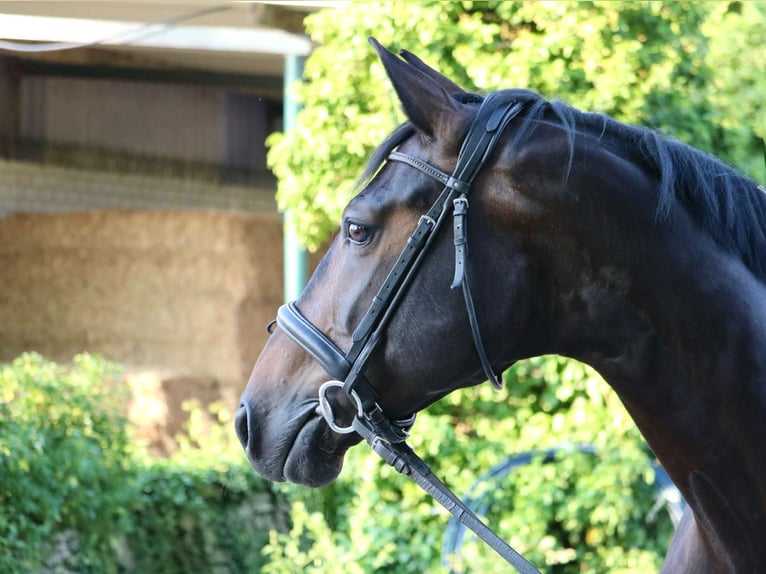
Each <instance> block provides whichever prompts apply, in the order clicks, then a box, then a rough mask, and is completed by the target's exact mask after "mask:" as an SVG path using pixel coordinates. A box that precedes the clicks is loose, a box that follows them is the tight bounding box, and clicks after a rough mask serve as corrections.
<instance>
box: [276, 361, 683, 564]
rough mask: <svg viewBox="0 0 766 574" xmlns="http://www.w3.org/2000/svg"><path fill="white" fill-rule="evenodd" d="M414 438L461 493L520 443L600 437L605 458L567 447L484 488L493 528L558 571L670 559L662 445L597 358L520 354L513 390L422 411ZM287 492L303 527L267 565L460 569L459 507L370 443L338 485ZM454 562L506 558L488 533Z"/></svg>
mask: <svg viewBox="0 0 766 574" xmlns="http://www.w3.org/2000/svg"><path fill="white" fill-rule="evenodd" d="M410 443H411V444H412V446H413V448H415V450H416V451H417V452H419V453H420V454H421V456H423V457H424V458H425V459H426V461H427V462H428V463H429V464H430V465H431V467H432V468H433V469H434V471H435V472H436V474H437V475H438V476H441V477H443V478H445V479H446V482H447V483H448V485H449V486H450V487H452V488H453V489H454V490H455V491H456V492H457V493H462V492H466V491H467V490H468V489H469V487H470V485H471V484H472V482H473V481H474V480H475V478H476V477H477V476H479V475H480V474H481V473H483V472H484V471H486V470H488V469H489V468H490V467H491V466H493V465H495V464H497V463H499V462H501V461H503V460H504V459H505V458H506V457H508V456H510V455H511V454H515V453H519V452H523V451H538V450H541V449H547V448H552V447H559V446H561V445H567V444H569V445H576V444H589V445H593V446H594V447H595V448H596V451H597V455H596V456H594V455H591V454H585V453H577V452H574V451H573V450H572V451H567V450H566V449H565V450H564V451H562V453H561V454H560V455H559V456H558V458H557V460H556V462H554V463H551V464H543V460H542V458H539V459H536V460H534V461H533V463H532V464H530V465H528V466H524V467H522V468H519V469H517V470H515V471H514V472H512V473H511V474H509V475H508V476H507V477H506V478H504V479H503V480H502V482H500V483H497V484H488V485H484V486H489V487H490V488H489V489H488V490H487V492H486V495H487V499H486V502H487V503H488V512H487V518H488V521H489V523H490V525H491V526H493V527H494V528H496V529H497V531H498V533H499V534H500V535H501V536H504V537H505V538H506V539H507V540H509V541H510V542H511V544H512V545H514V546H515V547H516V548H517V549H518V550H519V551H521V552H523V553H524V554H525V555H526V556H527V557H528V558H529V559H531V560H532V561H533V562H535V563H536V564H537V565H538V566H540V567H543V568H544V571H547V572H551V573H553V572H555V573H562V574H563V573H575V572H583V571H586V572H593V573H599V572H626V573H627V572H631V573H636V572H656V571H657V570H658V569H659V565H660V564H661V561H662V557H663V556H664V552H665V549H666V548H667V544H668V541H669V538H670V536H671V533H672V525H671V522H670V519H669V517H668V515H667V513H665V512H657V509H656V508H655V506H656V505H657V492H656V490H655V489H654V488H653V486H652V482H653V479H654V471H653V469H652V467H651V464H650V463H651V453H650V452H649V451H648V449H647V447H646V445H645V444H644V442H643V440H642V439H641V437H640V435H639V433H638V431H637V430H636V428H635V426H634V425H633V423H632V421H631V419H630V417H629V416H628V414H627V413H626V412H625V410H624V408H623V407H622V405H621V403H620V402H619V399H618V398H617V397H616V395H615V394H614V392H613V391H612V390H611V389H610V388H609V387H608V386H607V385H606V384H605V383H604V382H603V380H601V378H600V377H599V376H598V375H596V374H595V373H594V372H593V371H592V370H590V369H589V368H587V367H585V366H584V365H581V364H579V363H575V362H572V361H568V360H566V359H562V358H557V357H543V358H538V359H534V360H530V361H525V362H522V363H519V364H518V365H516V366H515V367H513V368H512V369H511V370H510V371H509V372H508V373H506V387H505V389H504V390H503V391H501V392H499V393H496V392H494V391H493V390H491V389H490V388H489V386H488V385H487V386H485V387H481V388H473V389H466V390H463V391H459V392H457V393H453V394H452V395H450V396H448V397H446V398H444V399H442V400H441V401H440V402H438V403H436V404H435V405H433V406H432V407H430V408H429V409H428V410H427V411H426V412H424V413H421V415H419V417H418V421H417V423H416V425H415V428H414V432H413V436H412V437H411V440H410ZM284 489H285V490H286V491H287V493H288V496H289V497H290V498H291V499H292V500H293V501H294V502H293V506H292V518H293V527H292V530H291V531H290V532H289V533H282V534H279V533H272V537H271V539H270V543H269V545H268V546H267V547H266V549H265V555H266V556H267V557H268V558H269V559H270V562H269V563H268V564H267V565H266V566H265V567H264V572H267V573H270V574H282V573H286V572H289V571H290V570H289V568H290V566H289V565H293V566H296V565H299V569H300V571H303V572H311V573H312V574H325V573H327V574H329V573H330V572H341V573H344V574H345V573H348V574H356V573H357V572H362V571H365V572H369V571H375V572H381V573H386V572H391V573H394V572H395V573H412V574H415V573H422V572H442V571H446V569H445V568H444V567H443V566H441V565H440V559H439V552H440V548H441V545H442V537H443V534H444V528H445V525H446V523H447V518H448V515H447V514H446V513H445V512H444V511H440V512H437V511H436V508H437V507H436V506H435V503H434V502H433V501H432V500H430V499H429V498H428V497H427V496H426V495H425V494H423V493H422V491H420V489H419V488H418V487H417V486H415V485H414V484H412V483H410V482H409V481H408V480H407V479H405V478H404V477H401V476H399V475H397V474H396V472H395V471H394V470H393V469H391V468H390V467H387V466H385V465H384V464H383V463H381V462H380V460H379V459H378V457H377V455H375V454H373V453H371V452H370V451H369V449H368V448H366V447H365V446H364V445H362V446H359V447H355V448H354V449H352V450H351V451H350V453H349V454H348V455H347V461H346V468H345V469H344V471H343V473H342V475H341V478H340V479H339V480H338V481H337V482H336V483H335V484H333V485H331V486H330V487H327V488H326V489H322V490H321V491H318V492H311V493H309V492H308V491H307V490H306V489H303V488H297V487H284ZM471 540H472V539H471ZM452 566H453V567H454V569H455V571H457V572H476V573H479V572H482V573H483V572H497V571H502V570H503V568H504V566H503V564H502V562H500V559H499V558H497V557H496V556H495V555H494V554H493V553H492V552H491V551H490V550H488V549H487V548H486V547H485V546H484V545H483V544H481V543H478V542H475V541H472V542H467V543H466V544H465V545H464V547H463V549H462V553H461V555H460V556H455V557H454V559H453V561H452Z"/></svg>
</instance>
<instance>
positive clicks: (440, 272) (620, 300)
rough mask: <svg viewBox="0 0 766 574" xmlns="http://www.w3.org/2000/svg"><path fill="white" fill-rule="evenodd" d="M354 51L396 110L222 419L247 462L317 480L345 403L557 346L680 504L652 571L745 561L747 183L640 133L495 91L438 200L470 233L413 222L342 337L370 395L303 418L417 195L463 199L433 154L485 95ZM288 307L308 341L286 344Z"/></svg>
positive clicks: (750, 546) (765, 296)
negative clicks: (683, 508)
mask: <svg viewBox="0 0 766 574" xmlns="http://www.w3.org/2000/svg"><path fill="white" fill-rule="evenodd" d="M373 45H374V46H375V48H376V50H377V52H378V54H379V56H380V58H381V60H382V62H383V64H384V67H385V69H386V72H387V74H388V76H389V78H390V80H391V83H392V84H393V86H394V88H395V90H396V93H397V95H398V97H399V99H400V101H401V104H402V106H403V108H404V111H405V113H406V116H407V118H408V121H407V123H405V124H403V125H402V126H400V127H399V128H398V129H396V130H395V131H394V132H393V133H392V134H391V136H389V138H388V139H387V140H386V141H385V142H383V143H382V144H381V145H380V147H379V148H378V149H377V150H376V151H375V152H374V154H373V156H372V157H371V159H370V164H369V167H368V169H367V171H366V173H365V178H366V180H365V181H366V183H365V186H364V188H363V189H362V191H361V192H360V193H359V194H358V195H357V196H356V197H355V198H354V199H353V200H352V201H351V202H350V203H349V204H348V205H347V207H346V209H345V211H344V213H343V218H342V224H341V231H340V233H339V235H338V237H337V238H336V239H335V241H334V243H333V244H332V246H331V248H330V250H329V251H328V253H327V255H326V256H325V258H324V259H323V261H322V263H321V264H320V266H319V267H318V269H317V270H316V272H315V273H314V276H313V277H312V278H311V281H310V282H309V285H308V286H307V287H306V289H305V291H304V292H303V294H302V295H301V297H300V298H299V299H298V300H297V301H296V302H294V304H293V306H292V307H291V309H292V311H291V314H290V313H286V314H285V316H284V321H285V322H284V323H283V316H282V314H280V318H279V321H278V326H277V328H276V329H275V330H274V333H273V335H272V337H271V339H270V340H269V341H268V343H267V345H266V347H265V348H264V350H263V352H262V354H261V356H260V358H259V359H258V362H257V363H256V365H255V367H254V369H253V372H252V375H251V377H250V381H249V382H248V385H247V388H246V389H245V391H244V394H243V395H242V400H241V404H240V408H239V411H238V414H237V417H236V430H237V433H238V435H239V437H240V439H241V441H242V443H243V445H244V447H245V450H246V453H247V456H248V458H249V459H250V461H251V462H252V464H253V466H254V467H255V469H256V470H257V471H258V472H260V473H261V474H263V475H264V476H266V477H267V478H269V479H272V480H277V481H282V480H289V481H293V482H296V483H301V484H305V485H308V486H319V485H323V484H327V483H329V482H331V481H332V480H334V479H335V478H336V477H337V475H338V474H339V472H340V469H341V465H342V461H343V457H344V453H345V452H346V450H347V449H348V448H349V447H351V446H352V445H354V444H356V443H357V442H359V440H360V436H359V434H357V433H355V432H343V433H341V432H336V430H341V431H345V430H348V429H346V428H345V427H348V426H349V421H352V420H356V419H355V416H356V415H357V411H358V410H359V403H364V402H368V401H369V400H372V401H373V402H374V403H375V405H377V406H379V410H380V411H381V412H382V413H385V416H386V417H388V419H391V420H394V419H406V418H407V417H410V416H411V415H412V414H414V413H415V412H417V411H419V410H421V409H423V408H424V407H426V406H427V405H429V404H431V403H433V402H434V401H436V400H438V399H439V398H441V397H443V396H444V395H446V394H448V393H450V392H451V391H453V390H455V389H457V388H460V387H464V386H470V385H476V384H479V383H481V382H482V381H484V380H486V379H487V378H488V374H487V371H488V369H487V365H489V368H490V369H491V371H494V372H501V371H502V370H504V369H506V368H507V367H508V366H509V365H511V364H512V363H514V362H515V361H518V360H520V359H523V358H526V357H531V356H536V355H541V354H546V353H557V354H560V355H565V356H568V357H573V358H576V359H578V360H580V361H583V362H585V363H588V364H589V365H592V366H593V367H594V368H596V369H597V370H598V371H599V372H600V373H601V374H602V375H603V377H604V378H605V379H606V380H607V382H608V383H609V384H610V385H611V386H612V387H613V388H614V389H615V391H616V392H617V393H618V394H619V396H620V398H621V399H622V401H623V402H624V404H625V406H626V407H627V409H628V411H629V412H630V414H631V416H632V417H633V419H634V420H635V422H636V424H637V425H638V427H639V429H640V430H641V432H642V433H643V435H644V436H645V438H646V439H647V441H648V442H649V444H650V446H651V447H652V449H653V450H654V452H655V454H656V455H657V456H658V458H659V459H660V461H661V462H662V464H663V465H664V467H665V468H666V469H667V471H668V473H669V474H670V476H671V478H672V479H673V481H674V482H675V483H676V485H677V486H678V488H679V489H680V490H681V492H682V493H683V495H684V497H685V498H686V500H687V501H688V503H689V507H688V510H687V512H686V514H685V516H684V518H683V520H682V522H681V524H680V525H679V528H678V530H677V532H676V535H675V537H674V539H673V541H672V543H671V546H670V549H669V551H668V555H667V558H666V561H665V565H664V567H663V572H674V573H676V572H678V573H689V574H703V573H741V574H754V573H760V572H766V191H764V188H763V187H761V186H758V185H756V184H755V183H753V182H752V181H750V180H749V179H747V178H745V177H744V176H742V175H740V174H738V173H736V172H735V171H734V170H732V169H731V168H729V167H727V166H726V165H724V164H723V163H722V162H720V161H718V160H716V159H715V158H713V157H711V156H709V155H706V154H703V153H701V152H699V151H696V150H694V149H693V148H691V147H689V146H687V145H685V144H682V143H679V142H676V141H672V140H669V139H666V138H664V137H663V136H660V135H658V134H656V133H655V132H653V131H650V130H647V129H644V128H639V127H633V126H626V125H623V124H620V123H618V122H616V121H614V120H612V119H609V118H607V117H604V116H602V115H597V114H589V113H582V112H579V111H577V110H575V109H573V108H571V107H569V106H567V105H565V104H563V103H561V102H556V101H547V100H545V99H543V98H541V97H539V96H538V95H536V94H534V93H531V92H528V91H525V90H504V91H502V92H497V93H496V94H495V96H493V97H494V98H495V100H499V101H502V102H503V103H504V104H505V106H506V107H505V108H504V109H505V110H506V111H507V110H508V109H511V104H512V106H513V107H512V111H513V113H510V112H509V114H506V115H505V116H503V120H502V121H503V124H502V127H501V128H500V129H499V130H498V136H497V138H496V141H493V146H494V147H493V148H490V151H491V153H489V152H488V153H487V154H485V155H486V157H483V158H482V162H481V163H480V164H479V169H478V171H477V172H476V175H475V178H473V179H472V182H471V185H470V211H469V212H468V215H465V214H464V215H463V216H461V217H462V219H460V221H458V213H457V211H458V208H459V207H460V208H461V209H462V207H461V206H460V205H459V202H457V201H456V202H455V203H454V210H455V214H454V217H455V222H456V223H455V232H454V235H455V238H456V239H459V241H455V242H454V243H460V241H463V243H465V242H466V241H467V240H469V239H470V255H471V256H470V257H466V253H465V252H463V253H459V254H456V253H458V252H459V249H457V250H456V248H455V246H454V245H453V235H452V233H450V229H449V228H447V227H440V228H438V229H436V230H435V231H434V233H433V235H432V236H431V237H430V238H429V240H428V247H427V250H425V251H424V252H423V253H422V257H421V258H420V260H419V263H418V266H417V269H416V272H413V273H411V274H409V275H408V277H407V281H406V282H405V283H403V284H402V285H403V287H402V288H401V289H399V288H398V287H397V289H398V294H397V297H398V298H397V299H396V301H395V303H396V304H395V306H393V307H392V309H393V311H392V312H390V313H387V314H386V321H385V328H384V329H380V330H379V331H380V332H377V331H376V333H377V335H376V338H375V341H374V342H375V344H374V345H372V346H371V347H369V348H367V349H366V351H363V352H362V353H361V354H363V355H364V362H363V363H362V367H360V368H358V369H356V370H357V371H358V372H357V373H356V376H358V377H363V378H364V381H365V386H364V387H360V388H366V389H367V390H368V393H367V394H368V395H369V397H361V398H359V397H356V398H355V399H354V400H350V399H349V398H347V396H346V395H344V394H343V393H342V392H335V391H334V390H332V389H331V390H330V391H327V389H324V390H323V391H322V393H323V402H324V403H325V404H324V407H325V408H329V409H330V410H331V412H332V415H331V419H334V421H335V422H336V425H333V427H334V428H336V430H333V429H332V428H331V426H330V424H329V423H328V420H330V422H332V420H331V419H327V418H324V417H323V416H320V414H319V413H318V408H317V407H318V405H319V398H318V395H319V389H320V386H321V385H322V383H324V382H325V381H326V380H327V379H328V375H327V373H326V372H325V370H330V371H335V370H339V371H341V375H342V376H345V374H346V373H347V372H348V365H345V363H344V361H345V360H346V359H345V358H344V354H345V351H340V350H341V349H352V350H353V349H355V348H356V347H357V343H358V339H360V337H359V333H360V331H361V332H362V335H364V334H365V333H367V334H369V330H367V331H365V329H362V327H361V326H360V322H361V323H366V322H370V321H372V322H374V321H375V320H377V319H374V320H373V319H371V318H370V316H371V315H370V309H373V310H375V309H376V305H377V303H376V300H377V299H380V297H381V292H383V291H385V289H384V288H381V286H383V287H386V285H388V283H389V282H390V281H391V278H390V274H389V271H390V270H392V269H393V268H395V267H396V266H397V265H398V263H397V262H398V261H399V259H401V258H402V257H404V253H406V252H407V249H409V248H410V246H411V244H412V245H414V244H417V243H418V241H419V239H418V238H417V237H416V234H412V235H410V234H411V233H412V231H413V229H420V227H422V226H426V227H429V226H431V224H432V223H435V218H433V217H432V216H431V215H429V214H430V213H431V212H430V211H427V210H428V209H429V206H432V207H433V205H434V202H435V201H437V198H439V197H441V195H440V194H444V193H445V192H446V191H447V189H448V187H449V186H450V185H451V186H452V187H451V188H450V189H452V192H454V193H456V194H458V195H462V196H465V193H467V189H468V186H463V183H464V182H463V183H461V181H460V180H459V178H455V177H454V173H455V172H454V171H453V170H455V168H456V165H457V164H458V155H459V151H460V150H461V143H462V142H463V141H464V140H465V139H467V134H469V135H471V133H472V131H473V126H475V125H476V124H477V122H476V118H477V117H478V116H479V115H480V114H482V113H483V112H482V110H483V109H484V108H483V103H484V102H486V101H487V100H488V99H490V96H487V97H486V98H483V97H480V96H477V95H472V94H468V93H465V92H463V90H461V89H460V88H459V87H458V86H457V85H455V84H454V83H453V82H452V81H451V80H449V79H447V78H445V77H444V76H442V75H441V74H439V73H438V72H436V71H435V70H433V69H431V68H429V67H428V66H427V65H425V64H424V63H423V62H422V61H420V60H419V59H418V58H417V57H415V56H414V55H412V54H410V53H408V52H402V57H403V59H400V58H399V57H397V56H395V55H394V54H392V53H390V52H388V51H387V50H385V49H383V48H381V47H380V46H379V45H378V44H377V43H375V42H374V41H373ZM490 111H492V110H490ZM488 117H489V119H487V120H486V121H484V120H482V122H483V123H482V125H485V124H486V126H487V130H489V126H490V125H494V124H493V122H495V123H497V122H496V121H495V120H496V118H495V115H491V114H490V115H489V116H488ZM498 117H499V116H498ZM392 151H393V152H394V153H393V154H392V153H391V152H392ZM397 154H398V155H397ZM408 158H409V159H408ZM462 161H463V160H462V159H461V162H462ZM458 167H459V166H458ZM445 174H446V175H445ZM449 174H453V179H452V181H450V180H446V181H444V177H447V178H449ZM442 176H444V177H442ZM445 186H446V187H445ZM463 187H465V189H461V188H463ZM461 205H462V204H461ZM467 205H468V202H467V201H465V206H464V207H467ZM452 209H453V204H452V203H450V204H449V205H446V206H445V207H444V210H445V211H450V216H452V215H453V214H452V213H451V211H452ZM461 213H464V212H461ZM424 214H425V215H424ZM466 225H467V231H466ZM461 226H462V227H461ZM433 227H436V226H433ZM408 237H409V239H408ZM413 237H415V239H413ZM464 247H465V246H464ZM403 249H404V251H402V250H403ZM456 264H457V265H460V264H465V266H466V269H465V272H468V271H470V277H471V286H470V299H471V305H470V306H473V307H474V309H473V313H471V309H470V308H469V310H468V313H467V312H466V309H467V306H468V305H469V304H468V303H467V301H468V297H467V298H464V297H461V296H460V293H459V290H457V291H456V290H452V289H450V285H451V283H453V279H454V278H453V274H454V275H455V276H457V275H458V274H461V273H463V272H464V271H463V270H458V271H457V272H456V271H455V267H456ZM455 281H456V280H455ZM456 282H457V281H456ZM464 292H465V291H464ZM384 298H385V297H384ZM464 299H465V300H464ZM470 306H469V307H470ZM384 311H385V309H384ZM373 315H374V313H373ZM296 320H297V321H298V322H299V323H301V324H302V325H303V326H302V327H300V328H301V329H304V330H306V332H307V333H308V334H307V335H305V337H304V339H305V338H308V339H311V340H314V339H316V340H318V341H320V342H319V343H316V344H313V343H312V342H311V341H309V342H308V343H305V344H302V345H298V344H296V343H295V341H294V339H295V337H291V336H290V332H289V331H290V330H291V329H296V327H295V325H293V324H292V323H294V322H295V321H296ZM470 320H474V321H475V322H476V325H471V326H469V323H471V321H470ZM381 324H382V323H381ZM477 333H480V335H481V337H480V339H477V337H476V334H477ZM312 338H313V339H312ZM361 338H364V337H361ZM322 341H324V342H322ZM328 341H329V342H328ZM482 341H483V342H482ZM312 345H313V346H312ZM307 349H308V350H309V353H306V350H307ZM477 351H478V352H477ZM349 354H351V355H354V357H352V358H351V359H354V360H356V358H357V356H358V355H360V353H359V352H358V350H357V352H354V353H351V352H349ZM482 354H484V355H485V359H484V360H482V358H481V355H482ZM347 356H348V355H347ZM351 359H349V361H350V362H353V361H352V360H351ZM341 363H343V364H344V365H345V366H343V368H340V367H338V369H336V366H337V365H339V364H341ZM330 374H331V378H338V375H336V374H333V373H330ZM489 374H491V373H489ZM337 384H338V386H340V384H341V383H337ZM360 392H361V391H360ZM352 398H353V397H352Z"/></svg>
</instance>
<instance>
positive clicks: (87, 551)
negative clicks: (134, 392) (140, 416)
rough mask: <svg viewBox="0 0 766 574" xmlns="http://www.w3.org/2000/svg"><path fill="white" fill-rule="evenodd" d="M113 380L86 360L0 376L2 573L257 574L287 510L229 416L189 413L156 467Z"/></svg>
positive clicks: (19, 362)
mask: <svg viewBox="0 0 766 574" xmlns="http://www.w3.org/2000/svg"><path fill="white" fill-rule="evenodd" d="M117 374H118V369H117V367H116V366H115V365H113V364H111V363H109V362H107V361H105V360H103V359H101V358H99V357H95V356H92V355H79V356H77V357H75V358H74V360H73V362H72V365H71V366H70V367H68V368H65V367H62V366H59V365H56V364H55V363H53V362H51V361H48V360H46V359H45V358H43V357H41V356H40V355H37V354H34V353H29V354H25V355H22V356H21V357H19V358H17V359H16V360H15V361H13V363H11V364H9V365H3V366H0V572H7V573H16V572H18V573H28V572H83V573H85V572H94V573H99V574H101V573H109V572H118V571H120V572H125V571H127V572H152V573H157V574H164V573H167V574H171V573H181V572H183V573H188V572H213V571H215V572H221V573H235V572H236V573H239V572H243V573H244V572H256V571H258V569H259V567H260V565H261V564H262V562H263V558H262V557H261V555H260V549H261V547H262V546H263V545H264V544H265V542H266V541H267V538H268V528H269V527H270V526H273V524H274V523H275V521H276V522H277V523H278V521H279V517H280V515H281V513H282V512H283V510H282V509H281V508H280V507H279V503H278V500H277V499H276V498H275V496H274V494H273V492H272V491H271V490H270V488H269V486H268V485H267V483H265V481H263V480H261V479H260V478H258V477H257V476H256V475H255V473H253V471H252V468H250V466H249V465H248V464H247V463H246V461H245V460H244V457H243V456H242V454H241V449H240V448H239V446H238V445H236V444H235V443H236V439H235V437H234V436H233V433H232V432H230V429H231V424H230V421H229V420H228V419H227V418H226V416H225V414H224V411H223V410H222V409H220V408H219V409H217V410H214V411H212V413H211V414H212V415H213V417H214V420H213V421H212V424H211V422H210V421H209V416H207V415H206V414H205V413H203V411H202V410H201V409H199V408H198V407H196V408H195V407H193V406H192V407H190V411H191V413H190V415H191V416H190V421H189V428H188V433H187V437H188V438H187V439H186V440H185V441H182V446H181V448H180V450H179V451H178V452H177V453H175V454H174V455H173V456H172V457H171V458H169V459H156V458H152V457H150V456H148V455H147V454H146V453H145V452H143V451H142V450H141V449H140V448H138V447H137V446H136V445H135V444H134V442H133V441H132V440H131V435H130V428H129V425H128V423H127V421H126V420H125V418H124V417H123V416H122V415H121V414H120V413H121V412H122V407H123V406H124V402H125V400H126V398H127V397H126V395H125V392H124V391H123V390H121V388H122V387H121V386H119V385H117V384H115V383H114V381H115V379H116V375H117ZM60 546H64V547H67V548H65V549H64V550H65V551H64V552H63V554H62V552H61V551H60V549H59V547H60Z"/></svg>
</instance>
